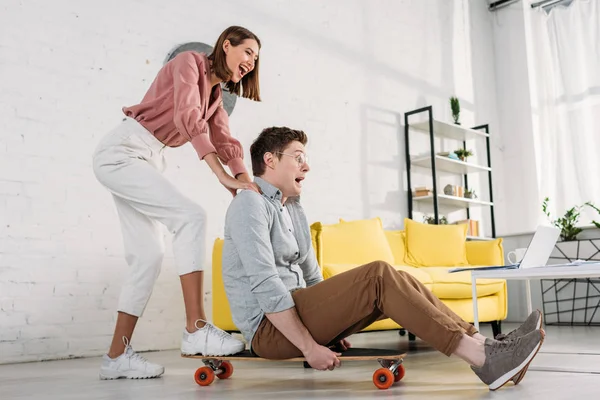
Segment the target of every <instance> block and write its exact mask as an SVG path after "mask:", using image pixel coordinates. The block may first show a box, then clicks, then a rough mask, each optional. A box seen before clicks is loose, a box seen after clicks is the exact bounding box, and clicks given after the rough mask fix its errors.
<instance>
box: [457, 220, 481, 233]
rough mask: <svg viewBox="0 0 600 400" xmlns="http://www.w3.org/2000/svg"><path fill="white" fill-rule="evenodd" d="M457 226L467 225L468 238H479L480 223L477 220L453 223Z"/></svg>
mask: <svg viewBox="0 0 600 400" xmlns="http://www.w3.org/2000/svg"><path fill="white" fill-rule="evenodd" d="M453 224H455V225H463V224H464V225H467V236H473V237H479V221H477V220H475V219H463V220H460V221H456V222H453Z"/></svg>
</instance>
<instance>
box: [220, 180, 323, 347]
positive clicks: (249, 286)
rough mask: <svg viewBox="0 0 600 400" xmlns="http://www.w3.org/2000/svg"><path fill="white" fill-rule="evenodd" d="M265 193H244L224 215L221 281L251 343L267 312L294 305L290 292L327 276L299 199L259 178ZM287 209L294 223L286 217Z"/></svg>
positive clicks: (236, 198)
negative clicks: (317, 254) (290, 222)
mask: <svg viewBox="0 0 600 400" xmlns="http://www.w3.org/2000/svg"><path fill="white" fill-rule="evenodd" d="M254 181H255V182H256V183H257V184H258V186H259V187H260V188H261V190H262V192H263V194H262V195H260V194H257V193H256V192H253V191H250V190H244V191H242V192H240V193H239V194H238V195H237V196H236V197H235V198H234V199H233V201H232V202H231V205H230V206H229V209H228V210H227V215H226V217H225V242H224V244H223V283H224V285H225V292H226V294H227V299H228V300H229V305H230V307H231V314H232V318H233V322H234V323H235V325H236V326H237V327H238V328H239V329H240V331H241V332H242V334H243V335H244V339H246V341H247V342H248V343H249V344H251V343H252V338H253V337H254V333H255V332H256V330H257V329H258V326H259V324H260V322H261V321H262V319H263V318H264V315H265V313H275V312H280V311H284V310H287V309H290V308H292V307H294V300H293V298H292V295H291V292H292V291H294V290H296V289H300V288H305V287H307V286H312V285H314V284H316V283H318V282H321V281H322V280H323V275H322V273H321V269H320V268H319V265H318V264H317V259H316V257H315V253H314V249H313V248H312V242H311V236H310V227H309V225H308V221H307V219H306V215H305V214H304V210H303V209H302V206H301V205H300V201H299V199H298V198H289V199H287V200H286V202H285V205H283V204H281V199H282V195H281V191H280V190H279V189H277V188H276V187H275V186H273V185H271V184H270V183H268V182H267V181H265V180H264V179H261V178H258V177H257V178H255V179H254ZM284 207H285V208H287V210H288V212H289V214H290V217H291V220H292V223H293V227H289V226H288V224H289V222H286V219H285V216H284Z"/></svg>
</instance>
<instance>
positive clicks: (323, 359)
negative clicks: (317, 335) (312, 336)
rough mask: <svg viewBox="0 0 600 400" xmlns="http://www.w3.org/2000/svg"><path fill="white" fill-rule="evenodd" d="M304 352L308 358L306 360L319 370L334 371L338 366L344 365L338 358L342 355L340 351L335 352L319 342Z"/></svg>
mask: <svg viewBox="0 0 600 400" xmlns="http://www.w3.org/2000/svg"><path fill="white" fill-rule="evenodd" d="M303 354H304V358H306V362H307V363H309V364H310V366H311V367H313V368H314V369H317V370H319V371H326V370H330V371H333V370H334V369H335V368H336V367H339V366H340V365H342V362H341V361H340V359H339V358H338V357H339V356H341V354H340V353H334V352H333V351H331V350H330V349H328V348H327V347H325V346H321V345H319V344H317V343H315V344H314V345H313V346H311V347H310V348H309V349H308V350H307V351H305V352H303Z"/></svg>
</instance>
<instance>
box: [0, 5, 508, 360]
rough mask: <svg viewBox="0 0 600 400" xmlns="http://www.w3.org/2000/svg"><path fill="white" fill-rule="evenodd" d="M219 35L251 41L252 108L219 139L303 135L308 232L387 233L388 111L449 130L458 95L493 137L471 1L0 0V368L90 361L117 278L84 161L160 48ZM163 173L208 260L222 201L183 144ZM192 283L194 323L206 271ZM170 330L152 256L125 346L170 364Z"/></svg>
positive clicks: (112, 230) (136, 91)
mask: <svg viewBox="0 0 600 400" xmlns="http://www.w3.org/2000/svg"><path fill="white" fill-rule="evenodd" d="M231 24H239V25H243V26H246V27H248V28H250V29H251V30H254V31H255V33H256V34H258V35H259V37H261V39H262V41H263V50H262V54H261V83H262V85H261V88H262V96H263V99H264V101H263V102H262V103H253V102H250V101H246V100H242V99H241V100H239V101H238V103H237V107H236V109H235V111H234V113H233V115H232V118H231V127H232V132H233V133H234V135H236V136H237V137H239V138H240V140H241V141H242V143H243V144H244V146H245V149H246V151H247V150H248V148H249V146H250V143H251V141H252V139H253V138H254V137H255V136H256V134H257V133H258V132H259V131H260V130H261V129H262V128H264V127H266V126H270V125H284V124H285V125H289V126H292V127H294V128H299V129H304V130H306V132H307V133H308V134H309V138H310V143H309V151H310V153H311V158H312V168H313V172H312V173H311V174H310V175H309V179H308V180H307V182H306V185H305V196H304V204H305V206H306V208H307V211H308V215H309V217H310V220H311V221H315V220H321V221H324V222H332V221H335V220H337V218H339V217H343V218H347V219H353V218H362V217H369V216H375V215H379V216H381V217H382V218H383V219H384V221H385V224H386V225H387V226H398V225H401V224H402V219H403V218H404V216H405V213H406V202H405V195H404V193H403V191H402V190H403V188H402V187H401V186H402V185H403V183H402V181H403V179H404V173H403V170H404V157H403V150H402V135H403V128H402V127H401V121H402V115H401V114H402V113H403V112H405V111H407V110H409V109H413V108H416V107H419V106H423V105H427V104H433V105H434V107H435V109H434V112H435V115H436V117H438V118H446V119H449V116H450V113H449V110H448V106H447V103H448V100H447V99H448V98H449V97H450V96H451V95H452V94H457V95H458V96H460V97H461V98H462V99H463V114H462V115H463V121H464V123H470V122H482V121H485V122H490V123H491V124H494V125H496V127H497V117H496V112H495V104H494V102H495V101H494V98H495V87H494V80H493V66H494V64H493V54H492V51H491V50H490V47H489V46H491V35H492V15H490V14H489V13H488V12H487V10H486V7H485V2H482V1H480V0H472V1H466V0H464V1H460V0H456V1H447V0H420V1H397V0H388V1H383V0H381V1H372V2H371V1H369V2H366V1H354V2H349V1H346V0H337V1H329V2H322V1H318V0H311V1H286V0H278V1H272V0H260V1H252V2H248V1H239V0H229V1H221V2H218V6H217V2H214V1H198V0H194V1H192V0H175V1H172V2H165V1H158V0H144V1H141V0H137V1H134V0H128V1H117V0H106V1H102V2H81V1H75V0H56V1H52V2H48V1H41V0H38V1H28V2H25V1H5V2H3V3H2V5H0V88H1V90H0V121H2V124H1V127H0V363H3V362H12V361H27V360H40V359H52V358H60V357H70V356H85V355H97V354H101V353H102V352H104V351H106V348H107V347H108V345H109V342H110V338H111V333H112V329H113V326H114V321H115V316H116V315H115V307H116V303H117V298H118V294H119V290H120V285H121V282H122V278H123V276H124V274H125V273H126V265H125V262H124V260H123V258H122V243H121V234H120V229H119V225H118V220H117V216H116V213H115V211H114V207H113V204H112V200H111V198H110V196H109V194H108V193H107V192H106V191H105V190H104V189H103V188H102V187H101V186H100V184H99V183H97V181H96V180H95V178H94V176H93V173H92V171H91V166H90V161H91V154H92V151H93V149H94V147H95V145H96V143H97V142H98V140H99V139H100V138H101V137H102V136H103V135H104V134H105V133H106V132H107V131H108V130H109V129H110V128H112V127H113V126H114V125H115V124H117V123H118V122H119V121H120V119H121V117H122V115H121V112H120V109H121V107H122V106H124V105H129V104H132V103H134V102H136V101H139V100H140V99H141V97H142V96H143V94H144V91H145V90H146V89H147V87H148V85H149V83H150V82H151V81H152V79H153V78H154V76H155V74H156V72H157V71H158V69H159V68H160V67H161V65H162V62H163V60H164V59H165V57H166V55H167V53H168V52H169V51H170V50H172V49H173V48H174V47H175V46H176V45H178V44H181V43H184V42H187V41H204V42H208V43H211V44H212V43H213V42H214V41H215V40H216V38H217V36H218V34H219V33H220V32H221V31H222V29H224V28H225V27H227V26H228V25H231ZM493 143H494V152H495V153H494V154H493V161H494V162H495V165H499V164H501V159H500V158H501V157H500V156H499V155H498V151H497V150H496V149H497V148H498V146H499V144H498V139H497V137H496V138H494V141H493ZM168 161H169V164H170V169H169V170H168V172H167V176H168V177H169V178H170V179H172V181H173V182H174V183H175V184H176V185H177V186H178V187H179V188H180V189H181V190H182V191H183V192H184V193H185V194H187V195H189V196H190V197H191V198H192V199H194V200H195V201H197V202H199V203H200V204H202V205H203V206H204V207H205V208H206V209H207V210H208V211H209V216H210V220H209V226H208V239H207V240H208V242H209V248H210V245H211V244H212V242H213V240H214V238H215V237H217V236H220V235H221V233H222V221H223V217H224V215H225V211H226V207H227V205H228V203H229V201H230V197H229V195H228V193H227V192H226V191H225V190H224V189H223V188H222V187H220V185H219V184H218V182H217V181H216V179H214V177H213V176H211V173H210V172H209V169H208V168H207V167H206V166H205V165H203V164H201V163H199V162H198V160H197V157H196V155H195V153H194V151H193V149H192V148H191V146H184V147H182V148H179V149H172V150H171V151H169V153H168ZM246 163H247V165H249V162H248V160H247V161H246ZM500 174H501V172H500ZM495 179H496V182H501V180H502V177H501V175H500V176H499V175H496V176H495ZM334 194H335V195H334ZM168 243H169V242H168ZM209 262H210V255H209V256H208V257H207V264H208V263H209ZM206 279H207V284H206V286H205V291H206V296H207V307H208V310H209V312H210V306H211V303H210V279H211V277H210V272H209V273H208V274H207V277H206ZM183 322H184V312H183V304H182V296H181V292H180V286H179V280H178V278H177V274H176V271H175V269H174V266H173V259H172V256H171V254H170V248H168V256H167V257H166V259H165V262H164V266H163V272H162V274H161V276H160V278H159V280H158V283H157V286H156V288H155V291H154V295H153V297H152V299H151V300H150V303H149V305H148V309H147V311H146V314H145V316H144V318H142V319H141V320H140V322H139V324H138V328H137V330H136V334H135V336H134V341H133V343H134V345H135V348H136V349H139V350H147V349H166V348H176V347H177V346H178V345H179V342H178V341H179V338H180V332H181V329H182V326H183Z"/></svg>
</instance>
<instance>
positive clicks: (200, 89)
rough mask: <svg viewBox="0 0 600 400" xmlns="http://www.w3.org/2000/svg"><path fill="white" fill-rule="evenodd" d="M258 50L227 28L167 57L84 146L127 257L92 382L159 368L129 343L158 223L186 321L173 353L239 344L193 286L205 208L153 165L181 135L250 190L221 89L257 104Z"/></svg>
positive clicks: (157, 247) (201, 255) (147, 291)
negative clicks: (108, 126)
mask: <svg viewBox="0 0 600 400" xmlns="http://www.w3.org/2000/svg"><path fill="white" fill-rule="evenodd" d="M259 51H260V41H259V39H258V37H257V36H256V35H255V34H254V33H252V32H250V31H249V30H247V29H245V28H242V27H239V26H231V27H229V28H227V29H226V30H225V31H223V32H222V33H221V35H220V36H219V38H218V40H217V42H216V44H215V47H214V49H213V50H212V51H211V52H210V54H208V55H207V54H206V53H205V52H198V51H194V50H189V49H186V50H185V51H178V52H177V53H176V54H172V57H169V61H168V62H167V63H166V64H165V65H164V66H163V67H162V68H161V69H160V71H159V72H158V75H157V76H156V78H155V79H154V81H153V82H152V84H151V86H150V88H149V89H148V91H147V93H146V95H145V96H144V97H143V99H142V101H141V102H140V103H138V104H134V105H131V106H128V107H124V108H123V113H124V114H125V118H124V119H123V122H122V123H121V124H119V125H118V126H117V127H115V128H114V129H113V130H112V131H111V132H110V133H109V134H108V135H106V136H105V137H104V138H103V139H102V140H101V141H100V143H99V144H98V146H97V148H96V151H95V152H94V160H93V167H94V173H95V174H96V177H97V179H98V180H99V181H100V183H102V184H103V185H104V186H105V187H106V188H107V189H108V190H109V191H110V192H111V193H112V195H113V198H114V201H115V205H116V208H117V211H118V214H119V218H120V221H121V225H122V233H123V239H124V248H125V253H126V257H125V258H126V260H127V263H128V264H129V276H128V277H127V279H126V281H125V282H124V284H123V289H122V293H121V296H120V298H119V304H118V317H117V324H116V327H115V332H114V336H113V340H112V344H111V346H110V350H109V352H108V354H106V355H105V356H104V357H103V360H102V365H101V368H100V378H101V379H117V378H122V377H125V378H134V379H138V378H155V377H158V376H161V375H162V374H163V373H164V368H163V367H162V366H160V365H157V364H153V363H150V362H148V361H147V360H146V359H144V358H143V357H141V356H140V355H139V354H136V353H135V352H134V351H133V349H132V348H131V346H130V342H131V336H132V335H133V331H134V328H135V325H136V323H137V320H138V318H139V317H140V316H141V315H142V314H143V312H144V310H145V308H146V304H147V303H148V300H149V299H150V295H151V294H152V289H153V286H154V283H155V281H156V279H157V277H158V275H159V273H160V269H161V264H162V258H163V254H164V244H163V235H162V233H161V231H160V229H159V224H162V225H164V226H166V227H167V228H168V229H169V232H171V233H172V234H173V253H174V255H175V259H176V262H177V268H178V272H179V277H180V281H181V288H182V291H183V300H184V304H185V312H186V326H185V328H184V330H183V335H182V336H183V339H182V343H181V352H182V353H183V354H188V355H193V354H204V355H207V354H210V355H229V354H234V353H237V352H239V351H241V350H242V349H243V348H244V343H243V342H241V341H239V340H237V339H235V338H233V337H232V336H230V335H228V334H227V333H225V332H223V331H221V330H220V329H218V328H216V327H215V326H214V325H212V324H210V323H209V322H207V321H206V314H205V311H204V304H203V295H202V294H203V293H204V291H203V289H202V287H203V279H204V274H203V273H204V266H205V265H204V263H205V259H206V249H205V243H206V237H205V236H206V219H207V212H206V211H204V209H203V208H202V207H200V206H199V205H198V204H196V203H194V202H193V201H191V200H190V199H188V198H187V197H185V196H183V195H182V194H181V193H180V192H179V191H178V190H177V189H176V188H175V187H174V186H173V185H172V184H171V183H170V182H169V181H167V179H166V178H165V177H164V176H163V175H162V172H163V171H164V169H165V154H164V149H165V147H178V146H182V145H184V144H186V143H188V142H190V143H191V144H192V146H193V147H194V149H195V150H196V152H197V153H198V157H199V158H200V160H204V161H206V163H207V164H208V165H209V167H210V168H211V170H212V171H213V172H214V174H215V175H216V176H217V178H218V179H219V182H220V183H221V184H222V185H223V186H224V187H225V188H226V189H227V190H228V191H229V192H230V193H231V194H232V195H233V196H235V195H236V193H237V191H238V190H240V189H248V190H253V191H256V192H258V186H257V184H256V183H254V182H252V180H251V179H250V175H249V174H248V172H247V171H246V167H245V166H244V162H243V154H244V151H243V149H242V146H241V144H240V142H239V141H238V140H237V139H235V138H234V137H233V136H231V133H230V131H229V116H228V115H227V112H226V111H225V109H224V108H223V92H224V91H225V92H226V93H229V94H230V95H231V96H243V97H246V98H249V99H251V100H255V101H260V88H259V81H258V59H259ZM221 85H224V87H225V90H223V89H222V87H221ZM223 164H224V165H226V166H227V167H228V168H229V170H230V171H231V175H230V174H229V173H228V172H227V171H226V170H225V168H224V167H223Z"/></svg>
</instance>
